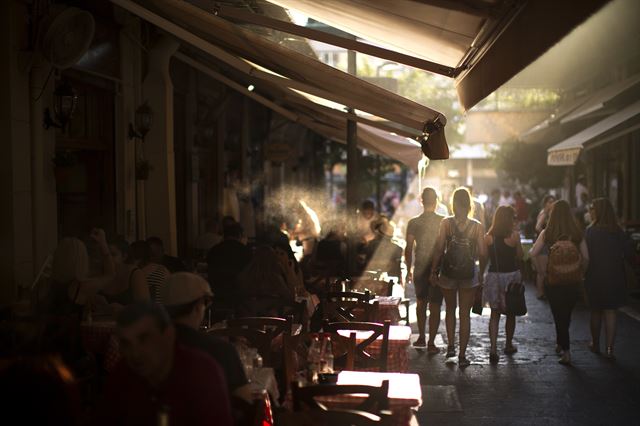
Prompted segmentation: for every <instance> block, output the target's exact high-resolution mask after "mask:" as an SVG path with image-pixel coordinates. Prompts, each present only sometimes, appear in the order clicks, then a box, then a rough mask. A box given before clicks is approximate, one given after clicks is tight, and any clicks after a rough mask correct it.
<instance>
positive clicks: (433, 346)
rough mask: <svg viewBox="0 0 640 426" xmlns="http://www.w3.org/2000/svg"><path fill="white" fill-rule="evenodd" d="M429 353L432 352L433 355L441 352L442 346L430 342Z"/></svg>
mask: <svg viewBox="0 0 640 426" xmlns="http://www.w3.org/2000/svg"><path fill="white" fill-rule="evenodd" d="M427 353H428V354H432V355H435V354H439V353H440V348H438V347H437V346H436V345H434V344H430V345H428V346H427Z"/></svg>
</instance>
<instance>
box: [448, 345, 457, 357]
mask: <svg viewBox="0 0 640 426" xmlns="http://www.w3.org/2000/svg"><path fill="white" fill-rule="evenodd" d="M454 356H456V348H455V346H447V358H453V357H454Z"/></svg>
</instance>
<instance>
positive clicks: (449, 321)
mask: <svg viewBox="0 0 640 426" xmlns="http://www.w3.org/2000/svg"><path fill="white" fill-rule="evenodd" d="M441 290H442V295H443V296H444V303H445V309H446V316H445V320H444V321H445V324H446V326H447V345H448V347H449V349H450V348H453V347H454V346H455V342H456V307H457V305H458V301H457V296H458V291H457V290H450V289H447V288H442V289H441Z"/></svg>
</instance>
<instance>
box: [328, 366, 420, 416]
mask: <svg viewBox="0 0 640 426" xmlns="http://www.w3.org/2000/svg"><path fill="white" fill-rule="evenodd" d="M383 380H389V394H388V396H389V409H390V410H391V412H392V413H393V420H392V422H393V424H394V425H398V426H400V425H409V424H410V423H411V418H412V416H413V410H416V409H417V408H418V407H420V405H421V404H422V389H421V388H420V376H418V375H417V374H404V373H376V372H371V371H342V372H340V373H339V374H338V384H339V385H368V386H380V385H381V384H382V381H383ZM364 397H365V396H364V395H358V394H353V395H336V396H323V397H320V398H318V401H321V402H322V403H323V404H325V405H326V406H327V407H328V408H330V409H349V408H350V407H353V406H355V405H357V404H358V403H360V402H361V401H362V400H363V398H364Z"/></svg>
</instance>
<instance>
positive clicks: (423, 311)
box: [414, 297, 431, 346]
mask: <svg viewBox="0 0 640 426" xmlns="http://www.w3.org/2000/svg"><path fill="white" fill-rule="evenodd" d="M416 317H417V318H418V340H416V341H415V343H414V346H424V345H425V344H426V343H425V340H426V339H425V325H426V323H427V299H426V298H424V297H421V298H418V299H417V300H416ZM429 340H431V334H429Z"/></svg>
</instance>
